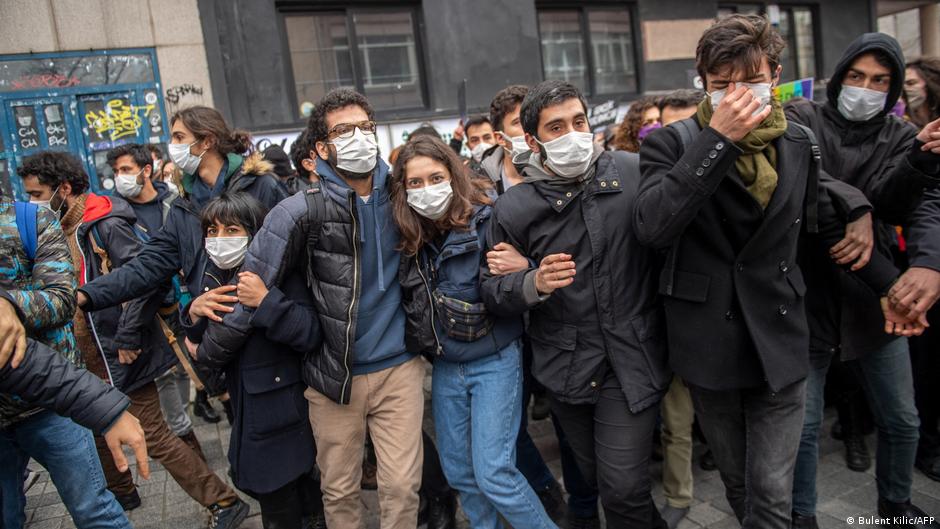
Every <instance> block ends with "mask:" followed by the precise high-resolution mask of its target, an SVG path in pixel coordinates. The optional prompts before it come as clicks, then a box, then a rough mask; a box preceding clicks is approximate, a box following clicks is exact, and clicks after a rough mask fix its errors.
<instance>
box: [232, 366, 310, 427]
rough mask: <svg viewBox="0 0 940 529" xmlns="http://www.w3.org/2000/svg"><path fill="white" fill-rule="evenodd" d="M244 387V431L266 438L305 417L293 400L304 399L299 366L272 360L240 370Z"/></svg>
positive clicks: (293, 425) (294, 425) (303, 420)
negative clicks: (262, 364)
mask: <svg viewBox="0 0 940 529" xmlns="http://www.w3.org/2000/svg"><path fill="white" fill-rule="evenodd" d="M242 384H243V385H244V387H245V399H244V408H243V410H244V411H243V412H244V417H245V422H244V425H245V426H244V432H243V434H244V435H247V436H248V437H249V438H252V439H259V438H265V437H268V436H270V435H273V434H276V433H278V432H280V431H282V430H285V429H289V428H292V427H296V426H298V425H299V424H302V423H304V422H306V420H307V418H306V417H304V416H303V413H302V412H301V410H300V409H299V408H298V406H297V405H296V404H295V402H296V401H299V400H302V399H303V390H304V387H303V384H301V383H300V371H299V369H292V368H289V367H285V366H284V365H282V364H275V365H270V366H264V367H254V368H250V369H246V370H244V371H243V373H242Z"/></svg>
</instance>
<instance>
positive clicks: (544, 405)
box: [532, 393, 552, 421]
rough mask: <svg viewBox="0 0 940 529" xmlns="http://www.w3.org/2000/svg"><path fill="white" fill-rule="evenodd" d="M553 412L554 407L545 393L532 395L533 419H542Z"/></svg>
mask: <svg viewBox="0 0 940 529" xmlns="http://www.w3.org/2000/svg"><path fill="white" fill-rule="evenodd" d="M551 413H552V408H551V406H550V405H549V403H548V397H546V396H545V393H536V394H534V395H532V420H533V421H541V420H543V419H547V418H548V416H549V415H550V414H551Z"/></svg>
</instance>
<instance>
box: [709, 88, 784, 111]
mask: <svg viewBox="0 0 940 529" xmlns="http://www.w3.org/2000/svg"><path fill="white" fill-rule="evenodd" d="M736 84H737V85H738V86H740V85H744V86H746V87H748V88H750V90H751V93H753V94H754V97H755V98H757V100H758V101H760V106H759V107H757V110H755V111H754V112H752V113H751V116H756V115H758V114H760V113H761V112H763V110H764V107H766V106H767V105H769V104H770V98H771V97H773V84H771V83H736ZM727 93H728V89H727V88H722V89H721V90H715V91H714V92H712V93H710V94H708V95H709V97H711V101H712V110H715V109H717V108H718V104H719V103H721V100H722V99H724V98H725V95H726V94H727Z"/></svg>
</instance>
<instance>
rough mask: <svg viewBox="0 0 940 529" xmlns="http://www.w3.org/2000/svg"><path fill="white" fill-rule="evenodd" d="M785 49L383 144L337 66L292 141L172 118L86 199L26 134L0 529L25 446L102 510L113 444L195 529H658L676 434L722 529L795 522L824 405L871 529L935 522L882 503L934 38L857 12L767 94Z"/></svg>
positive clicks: (924, 428)
mask: <svg viewBox="0 0 940 529" xmlns="http://www.w3.org/2000/svg"><path fill="white" fill-rule="evenodd" d="M783 48H784V40H783V39H782V38H781V36H780V35H779V34H778V33H777V31H776V30H775V29H774V28H773V26H771V25H770V24H769V22H768V21H767V19H765V18H762V17H759V16H750V15H732V16H729V17H725V18H722V19H720V20H718V21H716V22H715V23H714V24H713V25H712V26H711V27H710V28H709V29H708V30H706V31H705V32H704V34H703V35H702V36H701V38H700V40H699V43H698V46H697V49H696V68H697V70H698V74H699V75H700V77H701V79H702V82H703V86H704V91H698V90H678V91H675V92H673V93H670V94H667V95H663V96H658V97H645V98H642V99H640V100H638V101H635V102H633V103H632V104H631V105H630V107H629V110H628V111H627V113H626V117H625V118H624V120H623V122H622V123H620V124H619V125H617V126H616V127H613V128H611V129H610V130H609V131H608V132H607V133H604V132H601V133H599V134H595V131H593V130H592V126H591V123H590V122H589V119H588V115H589V113H588V107H587V103H586V100H585V98H584V96H583V95H582V94H581V92H580V91H579V90H578V89H577V88H576V87H574V86H573V85H571V84H569V83H566V82H563V81H553V80H550V81H545V82H542V83H540V84H537V85H535V86H531V87H527V86H522V85H511V86H508V87H506V88H504V89H503V90H501V91H499V93H497V94H495V96H494V97H493V100H492V104H491V105H490V111H489V114H488V115H477V116H471V117H470V118H469V119H467V120H465V121H463V122H461V124H460V126H459V127H458V130H457V131H455V134H454V140H452V141H451V142H450V144H449V145H448V144H447V143H444V141H442V139H441V136H440V135H439V133H438V132H437V131H436V130H434V128H433V127H431V126H424V127H421V128H419V129H417V130H415V131H413V132H412V133H411V135H410V136H409V138H408V140H407V142H406V143H405V144H403V145H401V146H398V147H396V148H395V149H394V151H392V152H391V153H389V154H388V160H389V163H391V166H390V165H389V164H387V163H386V161H385V160H383V158H382V157H381V156H380V153H379V148H378V143H377V140H376V128H377V125H376V122H375V114H374V110H373V108H372V106H371V104H370V103H369V101H368V99H367V98H366V97H364V96H363V95H361V94H359V93H356V92H355V91H353V90H349V89H336V90H333V91H331V92H329V93H328V94H327V95H325V96H324V97H323V99H322V100H320V101H319V102H318V103H317V104H316V106H315V107H314V110H313V112H312V113H311V115H310V117H309V120H308V123H307V126H306V128H305V129H304V130H303V131H302V132H301V134H300V135H299V136H298V138H297V139H296V140H295V141H294V142H293V143H292V146H291V148H290V152H289V153H288V152H285V151H284V150H283V149H282V148H280V147H278V146H272V147H269V148H268V149H265V150H264V152H253V149H252V146H251V142H250V141H249V136H248V134H247V133H245V132H244V131H239V130H232V129H231V128H230V127H229V125H228V124H227V123H226V122H225V120H224V118H223V117H222V115H221V114H220V113H219V112H218V111H216V110H214V109H211V108H207V107H192V108H187V109H183V110H180V111H178V112H177V113H176V114H174V115H173V116H172V118H171V120H170V121H171V142H170V144H169V148H168V150H169V154H168V158H165V157H164V154H163V153H162V152H161V150H160V148H159V147H157V146H143V145H136V144H125V145H120V146H118V147H115V148H114V149H113V150H111V151H110V152H109V153H108V156H107V162H108V165H109V166H110V167H111V169H112V170H113V172H114V175H115V176H114V182H115V189H114V191H115V193H114V194H113V195H110V196H105V195H97V194H95V193H93V192H91V191H90V190H89V179H88V176H87V174H86V173H85V171H84V169H83V167H82V165H81V163H80V162H79V161H78V160H77V159H75V158H74V157H72V156H71V155H69V154H67V153H62V152H52V151H46V152H41V153H39V154H35V155H33V156H30V157H27V158H25V159H24V160H23V161H22V163H20V164H19V165H18V168H17V174H18V176H19V177H20V178H21V179H22V184H23V186H22V187H23V189H24V190H25V192H26V194H27V195H28V196H29V202H19V201H15V200H13V198H12V197H0V461H2V464H0V506H2V510H0V527H4V528H10V529H13V528H17V529H18V528H22V527H23V526H24V523H25V509H26V502H25V489H26V488H27V487H28V486H29V485H30V483H31V481H32V478H31V477H30V476H31V475H33V474H34V472H33V471H32V470H30V469H29V468H28V464H29V462H30V460H31V459H32V460H35V462H36V463H38V464H39V465H42V466H43V467H44V468H45V469H46V471H48V473H49V476H50V478H51V480H52V482H53V483H54V485H55V487H56V490H57V491H58V493H59V494H60V496H61V498H62V500H63V502H64V504H65V507H66V508H67V509H68V512H69V514H70V515H71V516H72V519H73V521H74V523H75V525H76V526H77V527H79V528H82V529H84V528H119V527H120V528H125V527H130V523H129V522H128V519H127V517H126V515H125V512H126V511H130V510H133V509H135V508H137V507H139V506H141V505H142V503H144V502H145V501H146V498H144V499H142V498H141V496H140V494H139V493H138V490H137V485H136V484H135V481H134V479H135V478H134V474H133V472H132V471H131V470H130V468H129V465H128V461H127V458H126V456H125V453H124V451H123V449H122V445H126V446H129V447H130V448H131V449H132V451H133V452H134V455H135V459H136V463H137V467H136V473H137V475H138V477H140V478H142V479H146V478H147V477H148V475H149V466H148V458H152V459H154V460H156V461H158V462H159V463H160V464H161V465H162V467H163V468H165V469H166V471H167V472H168V474H169V475H170V476H171V477H172V478H173V479H174V480H175V481H176V482H177V483H178V484H179V485H180V487H181V488H182V489H183V490H184V491H185V492H186V493H187V494H188V495H189V496H190V497H192V498H193V499H194V500H196V501H197V502H198V503H199V504H200V505H202V506H203V507H205V509H206V512H207V513H208V516H209V527H210V528H235V527H238V526H239V525H240V524H241V523H242V522H243V521H244V519H245V518H246V517H247V515H248V513H249V506H248V503H247V502H246V501H245V499H244V496H250V497H252V498H254V499H256V500H257V501H258V503H259V504H260V507H261V519H262V524H263V525H264V527H265V528H267V529H282V528H292V529H299V528H323V527H331V528H334V529H336V528H359V527H362V526H363V523H364V521H363V508H362V502H361V498H360V495H361V490H362V489H363V488H377V489H378V496H379V505H380V519H381V522H380V523H381V527H382V528H383V529H413V528H415V527H416V526H417V525H419V524H427V527H428V528H430V529H447V528H453V527H456V525H455V524H456V515H457V512H458V510H462V511H463V513H464V514H465V516H466V518H467V519H468V521H469V524H470V526H471V527H473V528H484V529H488V528H497V527H501V526H502V524H503V523H504V522H508V524H509V525H510V526H512V527H514V528H516V529H524V528H544V529H553V528H557V527H565V528H572V529H574V528H600V527H601V526H602V523H601V519H602V518H603V520H604V523H605V524H606V527H609V528H636V529H643V528H654V529H660V528H668V529H675V528H676V527H678V526H679V524H680V522H681V521H682V520H683V518H685V516H686V515H687V514H688V512H689V508H690V506H691V504H692V500H693V485H694V483H693V477H692V462H693V440H694V439H695V438H698V440H699V442H700V443H702V444H705V445H707V448H706V449H705V450H704V453H703V454H702V455H700V456H699V464H700V465H701V466H702V468H703V469H716V468H717V470H718V471H719V472H720V476H721V480H722V482H723V483H724V486H725V493H726V497H727V501H728V503H729V505H730V507H731V509H732V510H733V512H734V514H735V516H736V518H737V520H738V522H740V525H741V526H742V527H744V528H748V529H757V528H759V529H789V528H791V527H792V528H816V527H818V524H817V521H816V506H817V503H818V502H819V500H820V499H821V498H819V497H818V495H817V488H816V474H817V463H818V458H819V450H818V446H819V437H820V435H822V432H821V429H822V424H823V413H824V402H825V398H829V399H831V400H832V401H833V402H834V403H835V404H836V410H837V414H838V417H837V420H836V422H835V426H834V427H833V432H832V433H833V435H834V436H837V437H838V438H839V439H841V440H842V441H843V442H844V444H845V450H846V452H845V455H846V464H847V466H848V467H849V468H850V469H852V470H855V471H865V470H867V469H868V468H870V466H871V465H872V458H873V459H874V465H875V475H876V485H875V486H876V488H877V504H876V505H872V508H873V509H876V510H877V513H878V516H879V517H881V518H883V519H885V523H884V524H882V525H888V526H894V527H900V526H905V527H907V526H913V527H940V522H937V521H935V520H934V519H933V517H932V516H931V514H930V513H926V512H924V511H923V510H921V509H920V508H919V507H917V506H916V505H914V504H913V503H912V502H911V499H912V492H911V488H912V483H913V479H914V478H913V475H914V470H915V468H916V469H919V470H920V471H921V472H922V473H924V474H925V475H926V476H927V477H928V478H930V479H932V480H935V481H940V432H938V419H940V394H938V392H940V390H938V389H937V387H936V386H935V385H934V384H933V382H934V380H935V378H936V376H937V375H938V374H940V360H938V356H937V348H938V347H940V345H938V342H940V335H938V334H937V333H936V331H935V330H932V329H929V328H928V327H929V326H930V323H931V322H932V321H933V320H934V316H935V315H938V314H940V313H938V312H937V311H938V310H940V309H934V304H935V302H936V301H937V299H938V298H940V187H938V184H940V59H936V58H920V59H916V60H912V61H910V62H908V63H906V64H905V60H904V57H903V54H902V52H901V49H900V46H899V45H898V43H897V41H895V40H894V39H893V38H891V37H888V36H886V35H883V34H875V33H871V34H865V35H862V36H860V37H859V38H858V39H856V40H855V41H854V42H853V43H852V44H851V45H850V46H849V47H848V49H846V50H845V53H844V55H843V57H842V59H841V60H840V61H839V63H838V64H837V66H836V68H835V70H834V71H833V72H832V75H831V77H830V78H829V81H828V83H827V84H826V88H825V97H822V98H821V99H820V100H818V101H813V100H810V99H802V98H797V99H792V100H789V101H787V102H785V103H781V101H780V100H779V98H778V97H777V96H776V95H775V92H774V89H775V88H776V87H777V85H779V83H780V79H781V72H782V67H781V65H780V57H781V53H782V52H783ZM899 102H900V103H899ZM899 108H900V109H902V110H901V111H900V112H899V111H898V109H899ZM462 152H466V153H469V156H467V157H464V156H462V155H461V153H462ZM429 365H430V366H431V369H430V373H431V374H430V376H431V391H430V407H429V409H430V410H431V413H432V414H433V420H432V421H426V420H425V417H424V411H425V391H424V388H425V386H424V382H425V377H426V374H427V373H428V371H429V369H428V366H429ZM193 386H195V395H196V397H195V402H194V403H193V413H194V414H195V415H197V416H199V417H201V418H202V419H203V420H205V421H208V422H218V421H220V420H222V415H224V416H225V419H226V420H227V421H228V422H229V423H230V425H231V441H230V443H228V445H227V446H228V454H227V455H228V462H229V466H230V469H229V473H230V478H231V483H232V484H234V487H232V486H230V485H228V484H227V483H226V480H224V479H222V477H220V476H219V475H217V474H216V473H215V472H214V471H213V470H212V469H211V468H210V466H209V464H208V462H207V460H206V456H205V454H204V453H203V450H202V447H201V446H200V442H199V439H198V438H197V436H196V434H195V432H194V429H193V422H192V419H191V418H190V416H189V413H188V411H187V408H188V405H189V403H190V397H191V393H192V391H193ZM210 399H211V400H210ZM533 399H534V400H535V402H536V404H535V406H533V407H532V414H533V416H536V417H535V418H549V419H550V420H551V423H552V426H553V429H554V434H555V436H556V437H557V442H558V446H559V452H560V457H561V468H562V475H561V476H555V475H553V474H552V472H551V471H550V470H549V468H548V466H547V465H546V463H545V461H544V460H543V458H542V455H541V454H540V452H539V450H538V448H537V447H536V445H535V444H534V443H533V441H532V439H531V437H530V436H529V433H528V430H527V423H528V420H529V410H530V402H532V400H533ZM213 401H217V402H218V405H219V406H220V407H221V408H222V414H221V415H220V413H219V411H217V410H216V408H215V407H214V406H213ZM428 424H431V425H433V426H431V428H430V431H425V427H426V426H427V425H428ZM872 430H875V431H877V440H878V442H877V449H876V451H875V453H874V454H873V455H872V454H870V453H869V451H868V447H867V445H866V442H865V435H866V434H867V433H869V432H870V431H872ZM653 458H662V459H663V465H662V484H663V491H664V496H665V504H663V505H657V504H656V503H655V502H654V501H653V498H652V494H651V490H652V479H651V475H650V472H649V468H650V464H651V461H652V460H653ZM559 478H561V480H562V482H563V483H564V486H562V485H561V483H559V480H558V479H559ZM823 499H824V498H823Z"/></svg>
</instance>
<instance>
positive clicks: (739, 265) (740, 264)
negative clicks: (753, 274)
mask: <svg viewBox="0 0 940 529" xmlns="http://www.w3.org/2000/svg"><path fill="white" fill-rule="evenodd" d="M735 269H736V270H737V271H738V272H743V271H744V263H738V266H736V267H735Z"/></svg>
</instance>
